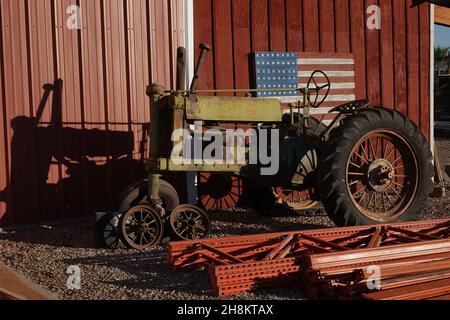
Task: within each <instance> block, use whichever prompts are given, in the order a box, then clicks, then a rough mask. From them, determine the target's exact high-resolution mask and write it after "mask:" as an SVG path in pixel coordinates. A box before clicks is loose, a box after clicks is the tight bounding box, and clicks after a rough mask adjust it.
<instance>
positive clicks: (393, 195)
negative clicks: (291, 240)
mask: <svg viewBox="0 0 450 320" xmlns="http://www.w3.org/2000/svg"><path fill="white" fill-rule="evenodd" d="M322 155H323V158H322V164H321V167H320V174H321V183H320V191H321V195H322V201H323V204H324V207H325V209H326V211H327V213H328V215H329V216H330V218H331V219H332V220H333V221H334V222H335V223H336V225H338V226H355V225H369V224H376V223H389V222H394V221H411V220H417V219H418V218H420V215H421V213H422V210H423V209H424V207H425V205H426V203H427V200H428V195H429V194H430V192H431V189H432V176H433V164H432V154H431V151H430V147H429V144H428V142H427V140H426V138H425V137H424V136H423V134H422V133H421V131H420V129H419V128H418V127H417V126H416V125H415V124H414V123H413V122H412V121H411V120H410V119H408V118H407V117H406V116H404V115H403V114H401V113H399V112H397V111H394V110H388V109H385V108H374V109H364V110H361V111H359V112H358V113H357V114H355V115H353V116H350V117H348V118H346V119H344V121H343V123H342V124H341V126H339V127H338V128H336V129H335V130H333V131H332V133H331V136H330V139H329V141H328V142H327V143H325V145H324V148H323V153H322Z"/></svg>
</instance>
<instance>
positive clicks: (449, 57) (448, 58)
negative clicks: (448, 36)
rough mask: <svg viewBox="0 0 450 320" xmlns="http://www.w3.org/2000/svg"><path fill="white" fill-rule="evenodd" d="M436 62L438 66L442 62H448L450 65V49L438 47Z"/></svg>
mask: <svg viewBox="0 0 450 320" xmlns="http://www.w3.org/2000/svg"><path fill="white" fill-rule="evenodd" d="M434 61H435V64H436V65H438V64H440V63H441V62H447V63H448V64H450V47H447V48H446V47H440V46H438V47H436V48H435V49H434Z"/></svg>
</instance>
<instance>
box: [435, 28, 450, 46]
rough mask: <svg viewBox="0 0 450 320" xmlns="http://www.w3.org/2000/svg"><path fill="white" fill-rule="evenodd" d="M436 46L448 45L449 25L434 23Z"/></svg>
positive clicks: (449, 44) (449, 40)
mask: <svg viewBox="0 0 450 320" xmlns="http://www.w3.org/2000/svg"><path fill="white" fill-rule="evenodd" d="M435 34H436V47H437V46H441V47H450V27H443V26H440V25H436V33H435Z"/></svg>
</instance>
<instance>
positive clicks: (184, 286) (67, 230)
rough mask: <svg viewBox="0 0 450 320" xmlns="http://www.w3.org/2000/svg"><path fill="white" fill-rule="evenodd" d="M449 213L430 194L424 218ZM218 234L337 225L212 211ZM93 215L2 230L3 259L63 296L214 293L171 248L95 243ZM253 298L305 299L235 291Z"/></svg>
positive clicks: (443, 152) (449, 156) (447, 154)
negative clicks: (175, 261) (176, 267)
mask: <svg viewBox="0 0 450 320" xmlns="http://www.w3.org/2000/svg"><path fill="white" fill-rule="evenodd" d="M438 147H439V150H440V156H441V160H442V165H443V166H444V167H447V171H450V140H449V139H447V140H445V139H441V140H439V141H438ZM442 217H447V218H450V195H448V194H447V196H446V197H445V198H444V199H431V200H430V205H429V206H428V208H427V209H426V210H425V212H424V214H423V219H435V218H442ZM211 219H212V220H213V221H214V230H213V234H214V236H216V237H218V236H229V235H244V234H253V233H264V232H274V231H286V230H293V229H317V228H324V227H332V226H333V224H332V222H331V221H330V220H329V219H328V218H327V216H326V215H324V214H317V215H314V216H305V215H298V216H295V217H279V218H265V217H261V216H259V215H257V214H255V213H253V212H249V211H237V212H236V211H235V212H233V211H228V212H216V213H211ZM93 234H94V230H93V226H92V222H91V221H90V220H80V221H73V222H70V223H69V222H66V223H64V224H52V225H44V226H34V227H22V228H16V229H15V230H8V232H3V233H2V232H0V261H1V262H3V263H4V264H6V265H8V266H10V267H12V268H13V269H15V270H16V271H18V272H20V273H21V274H23V275H25V276H26V277H28V278H29V279H31V280H32V281H34V282H36V283H37V284H39V285H41V286H42V287H44V288H47V289H48V290H50V291H51V292H53V293H54V294H55V295H57V296H58V297H59V298H61V299H70V300H86V299H88V300H90V299H97V300H110V299H113V300H129V299H131V300H136V299H137V300H140V299H155V300H159V299H184V300H199V299H214V298H213V297H212V296H211V295H210V292H209V291H208V288H209V283H208V275H207V273H206V272H201V271H193V272H183V273H175V272H172V271H171V269H170V268H169V265H168V263H167V262H166V261H167V260H166V251H165V249H164V248H162V247H161V248H157V249H155V250H151V251H148V252H142V253H138V252H134V251H129V250H99V249H93V243H94V239H93ZM71 265H76V266H79V267H80V269H81V276H82V283H81V286H82V288H81V289H80V290H73V291H71V290H68V289H67V287H66V281H67V277H68V275H67V274H66V270H67V268H68V267H69V266H71ZM234 299H249V300H276V299H282V300H288V299H303V296H302V295H301V294H300V293H297V292H293V291H287V290H277V291H267V292H259V293H258V294H250V295H243V296H238V297H235V298H234Z"/></svg>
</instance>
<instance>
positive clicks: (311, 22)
mask: <svg viewBox="0 0 450 320" xmlns="http://www.w3.org/2000/svg"><path fill="white" fill-rule="evenodd" d="M318 9H319V3H318V0H303V29H304V39H305V51H306V52H319V51H320V27H319V10H318Z"/></svg>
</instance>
